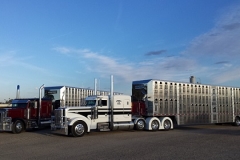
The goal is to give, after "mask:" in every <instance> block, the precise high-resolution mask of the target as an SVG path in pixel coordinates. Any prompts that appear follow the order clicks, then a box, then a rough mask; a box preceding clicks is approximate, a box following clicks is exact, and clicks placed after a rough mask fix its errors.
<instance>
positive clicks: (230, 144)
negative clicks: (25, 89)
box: [0, 125, 240, 160]
mask: <svg viewBox="0 0 240 160" xmlns="http://www.w3.org/2000/svg"><path fill="white" fill-rule="evenodd" d="M239 144H240V127H235V126H231V125H197V126H181V127H177V128H175V129H174V130H171V131H157V132H151V131H114V132H91V133H90V134H86V135H85V136H84V137H81V138H74V137H67V136H65V135H59V134H56V133H52V132H51V131H50V129H41V130H36V131H28V132H24V133H21V134H12V133H8V132H1V133H0V159H3V160H4V159H51V160H53V159H146V160H147V159H204V160H205V159H214V160H215V159H224V160H226V159H239V156H240V151H239Z"/></svg>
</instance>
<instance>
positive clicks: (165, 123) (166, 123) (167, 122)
mask: <svg viewBox="0 0 240 160" xmlns="http://www.w3.org/2000/svg"><path fill="white" fill-rule="evenodd" d="M170 127H171V123H170V121H169V120H165V121H164V129H170Z"/></svg>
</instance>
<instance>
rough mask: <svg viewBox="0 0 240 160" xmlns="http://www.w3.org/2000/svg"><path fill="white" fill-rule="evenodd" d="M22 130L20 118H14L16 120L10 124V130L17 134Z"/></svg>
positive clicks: (22, 125)
mask: <svg viewBox="0 0 240 160" xmlns="http://www.w3.org/2000/svg"><path fill="white" fill-rule="evenodd" d="M23 130H24V124H23V122H22V121H20V120H16V122H15V123H14V124H13V126H12V132H13V133H14V134H19V133H21V132H22V131H23Z"/></svg>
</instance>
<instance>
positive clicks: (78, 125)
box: [72, 121, 87, 137]
mask: <svg viewBox="0 0 240 160" xmlns="http://www.w3.org/2000/svg"><path fill="white" fill-rule="evenodd" d="M86 129H87V127H86V125H85V123H84V122H82V121H77V122H75V123H74V124H73V126H72V135H73V137H82V136H83V135H84V134H85V132H86Z"/></svg>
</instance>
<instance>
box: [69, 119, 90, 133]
mask: <svg viewBox="0 0 240 160" xmlns="http://www.w3.org/2000/svg"><path fill="white" fill-rule="evenodd" d="M76 121H83V122H84V123H86V125H87V130H88V132H90V129H91V127H90V125H91V122H90V120H89V119H87V118H86V117H84V116H81V115H80V116H79V117H75V118H71V119H70V120H69V121H68V126H72V125H73V124H74V123H75V122H76Z"/></svg>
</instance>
